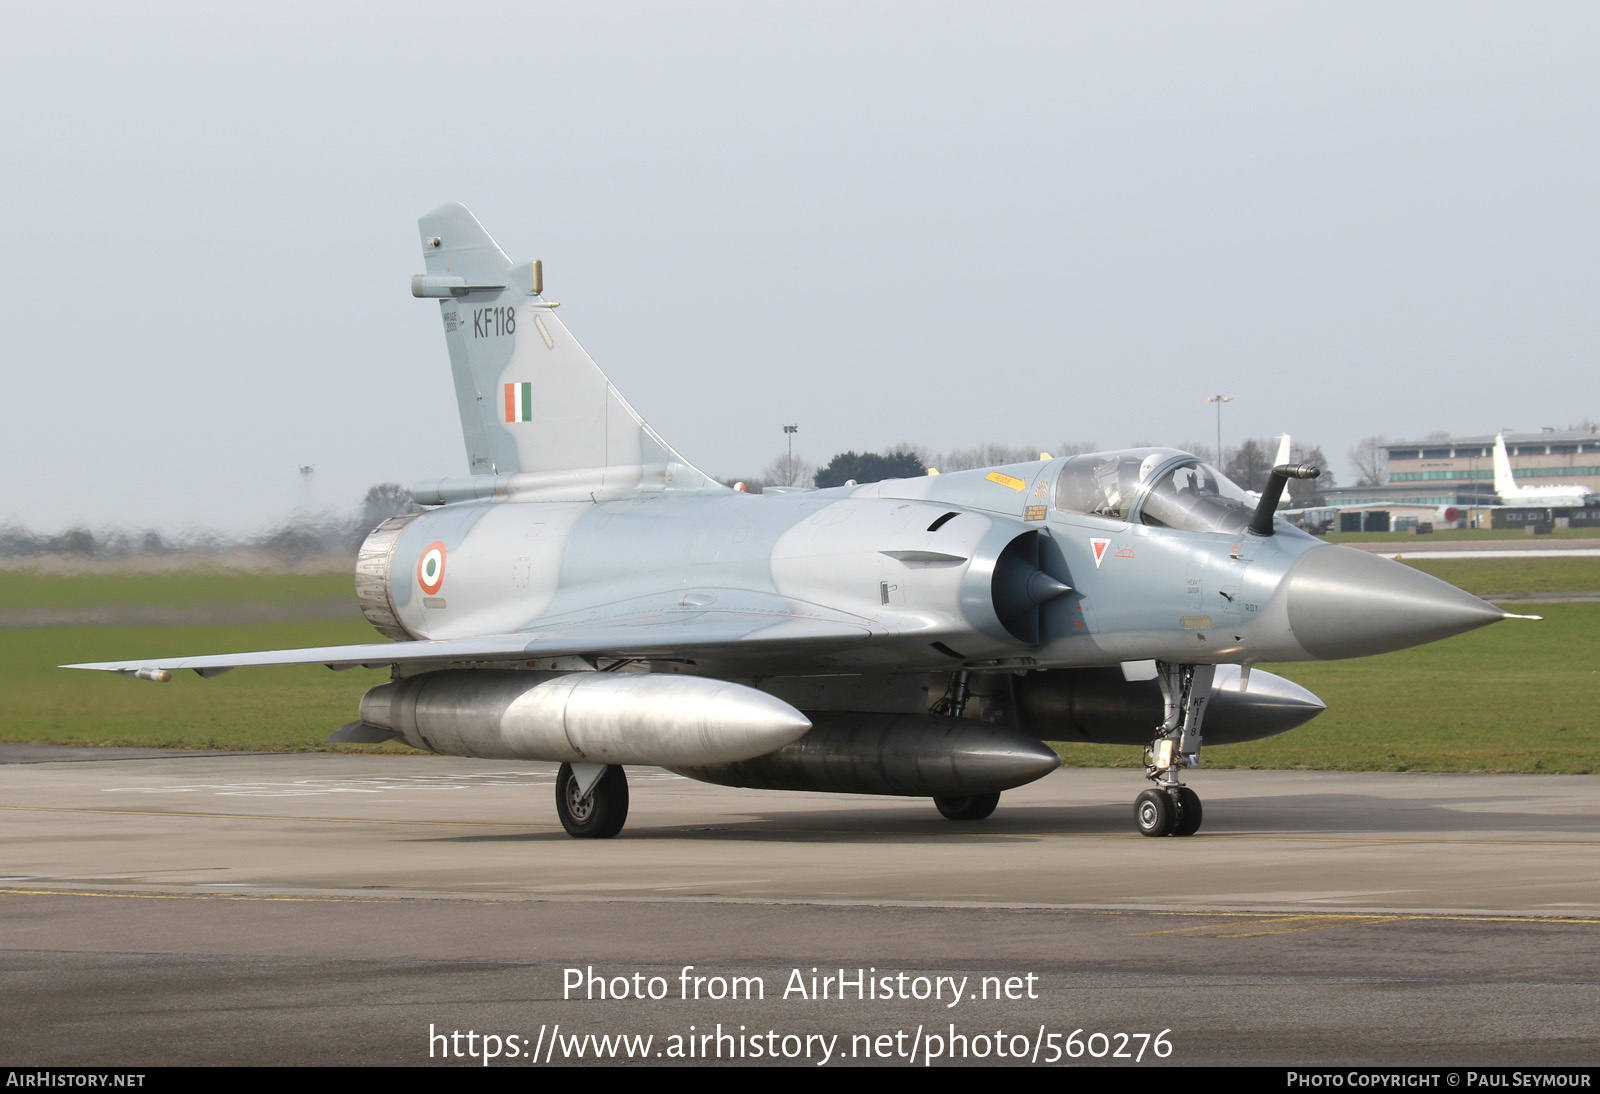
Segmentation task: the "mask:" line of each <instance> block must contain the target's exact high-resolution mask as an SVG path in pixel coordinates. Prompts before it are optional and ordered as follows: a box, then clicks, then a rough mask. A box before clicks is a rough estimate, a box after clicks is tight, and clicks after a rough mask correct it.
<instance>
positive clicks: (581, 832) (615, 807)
mask: <svg viewBox="0 0 1600 1094" xmlns="http://www.w3.org/2000/svg"><path fill="white" fill-rule="evenodd" d="M556 814H557V815H558V816H560V817H561V827H563V828H565V829H566V830H567V835H569V836H572V837H573V838H574V839H610V838H611V837H612V836H614V835H616V834H617V833H618V832H620V831H622V826H623V824H625V823H626V822H627V820H628V776H627V775H625V774H624V773H623V771H622V768H621V767H620V766H619V765H617V764H612V765H611V766H610V767H607V768H606V773H605V774H604V775H601V776H600V781H599V782H597V783H595V784H594V789H593V790H592V791H590V793H589V796H588V797H587V798H584V797H580V796H579V795H578V780H577V779H576V778H574V777H573V775H572V765H571V764H562V765H561V770H560V771H559V772H557V773H556Z"/></svg>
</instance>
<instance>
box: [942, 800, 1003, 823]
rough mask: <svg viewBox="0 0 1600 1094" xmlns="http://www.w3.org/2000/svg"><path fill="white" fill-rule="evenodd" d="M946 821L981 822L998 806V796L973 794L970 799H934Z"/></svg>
mask: <svg viewBox="0 0 1600 1094" xmlns="http://www.w3.org/2000/svg"><path fill="white" fill-rule="evenodd" d="M933 804H934V805H935V806H937V807H938V809H939V812H940V813H941V814H942V815H943V816H944V818H945V819H946V820H982V819H983V818H985V817H987V816H988V815H989V814H990V813H993V812H994V809H995V806H997V805H999V804H1000V795H999V794H974V795H972V797H970V798H934V799H933Z"/></svg>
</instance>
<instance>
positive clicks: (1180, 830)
mask: <svg viewBox="0 0 1600 1094" xmlns="http://www.w3.org/2000/svg"><path fill="white" fill-rule="evenodd" d="M1200 816H1201V809H1200V795H1199V794H1196V793H1195V792H1194V791H1193V790H1190V789H1189V788H1188V787H1187V786H1180V787H1178V819H1177V821H1176V822H1175V823H1174V824H1173V826H1172V834H1173V835H1174V836H1192V835H1194V834H1195V833H1196V832H1198V831H1200Z"/></svg>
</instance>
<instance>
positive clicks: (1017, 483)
mask: <svg viewBox="0 0 1600 1094" xmlns="http://www.w3.org/2000/svg"><path fill="white" fill-rule="evenodd" d="M984 478H986V479H988V480H989V481H990V482H997V483H999V484H1000V485H1001V486H1009V487H1011V489H1013V490H1016V491H1018V492H1021V490H1022V488H1023V487H1025V486H1027V485H1028V484H1027V483H1025V482H1023V481H1022V480H1021V479H1014V478H1012V477H1011V476H1010V475H1002V474H1001V473H1000V472H998V471H991V472H989V473H988V474H987V475H985V476H984Z"/></svg>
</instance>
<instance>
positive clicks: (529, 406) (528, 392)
mask: <svg viewBox="0 0 1600 1094" xmlns="http://www.w3.org/2000/svg"><path fill="white" fill-rule="evenodd" d="M506 421H508V422H531V421H533V384H531V383H521V384H507V385H506Z"/></svg>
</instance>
